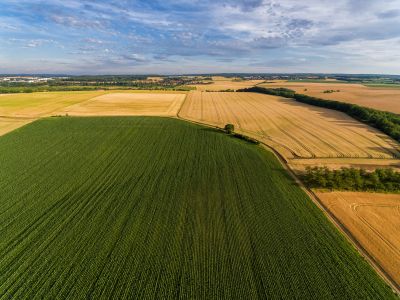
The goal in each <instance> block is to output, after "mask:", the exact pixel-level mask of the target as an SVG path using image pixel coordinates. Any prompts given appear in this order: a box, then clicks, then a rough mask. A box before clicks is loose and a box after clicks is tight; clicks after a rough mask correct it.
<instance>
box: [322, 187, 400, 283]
mask: <svg viewBox="0 0 400 300" xmlns="http://www.w3.org/2000/svg"><path fill="white" fill-rule="evenodd" d="M317 195H318V197H319V198H320V199H321V201H322V203H323V204H324V205H325V206H326V207H327V208H328V209H329V210H330V211H331V212H332V213H333V214H334V215H335V216H336V218H337V219H339V221H340V222H341V223H342V224H344V225H345V226H346V228H347V229H348V230H349V231H350V232H351V234H352V235H353V236H354V237H355V238H356V239H357V241H358V242H359V243H360V244H361V245H362V246H363V248H365V249H366V250H367V251H368V252H369V253H370V254H371V256H372V257H373V258H374V259H375V260H376V261H377V262H378V263H379V265H381V266H382V267H383V268H384V269H385V271H386V272H387V273H388V274H389V275H390V277H391V278H392V279H393V280H394V281H395V282H397V285H398V286H400V234H399V229H400V195H398V194H396V195H391V194H375V193H358V192H329V193H328V192H325V193H324V192H319V193H317Z"/></svg>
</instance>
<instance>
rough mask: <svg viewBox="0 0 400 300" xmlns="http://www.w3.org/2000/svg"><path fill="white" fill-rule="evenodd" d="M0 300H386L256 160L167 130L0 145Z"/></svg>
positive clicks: (242, 148)
mask: <svg viewBox="0 0 400 300" xmlns="http://www.w3.org/2000/svg"><path fill="white" fill-rule="evenodd" d="M0 153H2V155H1V156H0V165H1V166H2V167H1V168H0V236H1V239H0V298H1V299H10V298H12V299H32V298H38V299H58V298H61V299H65V298H69V299H88V298H93V299H100V298H104V299H110V298H114V299H128V298H131V299H147V298H151V299H163V298H182V299H188V298H194V299H213V298H219V299H220V298H226V299H234V298H240V299H256V298H260V299H265V298H269V299H273V298H279V299H282V298H286V299H295V298H296V299H299V298H302V299H395V295H394V294H393V293H392V291H391V290H390V289H389V288H388V287H387V286H386V285H385V284H384V282H383V281H382V280H381V279H380V278H379V277H378V276H377V274H376V273H375V272H374V271H373V270H372V269H371V267H370V266H369V265H368V264H367V263H366V262H365V261H364V260H363V259H362V258H361V256H360V255H359V254H358V253H357V252H356V251H355V250H354V249H353V248H352V246H351V245H350V244H349V243H348V242H347V241H346V240H345V239H344V238H343V236H342V235H341V234H340V233H339V232H338V231H337V230H336V229H335V228H334V227H333V226H332V225H331V223H330V222H329V221H328V220H327V219H326V218H325V216H324V215H323V214H322V212H321V211H320V210H319V209H318V208H317V207H316V206H315V205H314V204H313V202H312V201H310V199H309V198H307V196H306V194H305V193H304V192H303V191H302V190H301V189H300V188H299V187H298V186H297V185H296V184H295V183H294V181H293V180H292V178H291V177H290V176H288V175H287V173H286V172H285V171H284V169H283V168H282V167H281V165H280V164H279V162H278V161H277V160H276V159H275V157H274V156H273V155H272V154H271V153H269V152H265V151H264V150H263V149H261V148H259V147H257V146H254V145H250V144H246V143H245V142H243V141H240V140H237V139H233V138H230V137H228V136H226V135H224V134H221V133H219V132H217V131H213V130H212V129H209V128H204V127H200V126H197V125H194V124H190V123H185V122H183V121H179V120H173V119H163V118H145V117H140V118H129V117H125V118H124V117H119V118H51V119H44V120H40V121H36V122H35V123H32V124H30V125H28V126H26V127H24V128H21V129H20V130H18V131H15V132H13V133H10V134H8V135H6V136H3V137H1V138H0Z"/></svg>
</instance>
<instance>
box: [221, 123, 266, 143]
mask: <svg viewBox="0 0 400 300" xmlns="http://www.w3.org/2000/svg"><path fill="white" fill-rule="evenodd" d="M224 131H225V133H226V134H229V135H230V136H232V137H234V138H237V139H240V140H243V141H246V142H248V143H251V144H255V145H258V144H260V142H259V141H257V140H256V139H253V138H251V137H249V136H247V135H244V134H240V133H237V132H235V125H233V124H226V125H225V127H224Z"/></svg>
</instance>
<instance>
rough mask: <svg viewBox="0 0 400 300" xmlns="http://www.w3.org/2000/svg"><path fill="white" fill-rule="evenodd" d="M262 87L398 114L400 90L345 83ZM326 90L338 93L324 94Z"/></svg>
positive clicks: (297, 83) (276, 84) (283, 83)
mask: <svg viewBox="0 0 400 300" xmlns="http://www.w3.org/2000/svg"><path fill="white" fill-rule="evenodd" d="M260 86H263V87H270V88H271V87H272V88H277V87H285V88H289V89H292V90H294V91H296V92H297V93H299V94H305V95H309V96H313V97H318V98H322V99H329V100H337V101H342V102H349V103H354V104H358V105H361V106H366V107H371V108H375V109H378V110H383V111H390V112H394V113H400V89H396V88H389V87H367V86H365V85H361V84H347V83H310V82H282V81H280V82H274V83H268V84H262V85H260ZM305 89H307V91H305ZM327 90H334V91H337V90H339V92H333V93H324V91H327Z"/></svg>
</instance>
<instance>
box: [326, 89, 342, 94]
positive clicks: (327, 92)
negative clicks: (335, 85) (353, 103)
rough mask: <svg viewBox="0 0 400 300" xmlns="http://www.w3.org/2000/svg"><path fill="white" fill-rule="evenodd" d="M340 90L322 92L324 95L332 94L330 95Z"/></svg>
mask: <svg viewBox="0 0 400 300" xmlns="http://www.w3.org/2000/svg"><path fill="white" fill-rule="evenodd" d="M339 92H340V90H325V91H323V93H324V94H332V93H339Z"/></svg>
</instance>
